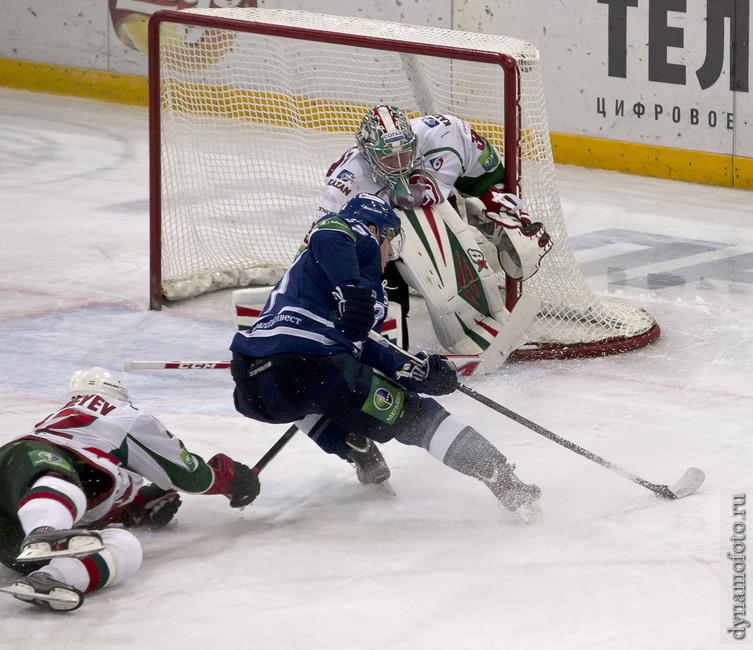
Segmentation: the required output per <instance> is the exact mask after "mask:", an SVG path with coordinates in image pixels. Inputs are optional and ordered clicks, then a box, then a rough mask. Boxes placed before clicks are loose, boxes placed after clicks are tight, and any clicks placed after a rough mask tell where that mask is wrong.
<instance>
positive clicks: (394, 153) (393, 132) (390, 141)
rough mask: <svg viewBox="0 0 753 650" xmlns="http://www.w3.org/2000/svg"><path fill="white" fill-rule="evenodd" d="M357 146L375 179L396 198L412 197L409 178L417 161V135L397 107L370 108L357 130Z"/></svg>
mask: <svg viewBox="0 0 753 650" xmlns="http://www.w3.org/2000/svg"><path fill="white" fill-rule="evenodd" d="M356 145H357V146H358V150H359V151H360V152H361V155H362V156H363V157H364V158H365V159H366V161H367V162H368V163H369V165H370V167H371V170H372V173H373V174H374V180H375V181H376V182H382V183H385V184H386V185H387V186H388V187H389V188H390V190H391V191H392V193H393V195H394V196H395V198H396V199H400V197H408V196H411V191H410V187H409V185H408V179H409V177H410V175H411V171H412V170H413V166H414V164H415V162H416V150H417V147H416V134H415V133H413V129H412V128H411V125H410V122H409V121H408V118H407V117H405V115H404V114H403V113H402V112H401V111H400V109H399V108H396V107H395V106H387V105H386V104H380V105H379V106H375V107H374V108H372V109H371V110H370V111H369V112H368V113H367V114H366V115H365V116H364V118H363V120H362V121H361V126H360V127H359V128H358V131H357V132H356Z"/></svg>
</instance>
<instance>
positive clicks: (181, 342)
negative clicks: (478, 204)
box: [0, 90, 753, 650]
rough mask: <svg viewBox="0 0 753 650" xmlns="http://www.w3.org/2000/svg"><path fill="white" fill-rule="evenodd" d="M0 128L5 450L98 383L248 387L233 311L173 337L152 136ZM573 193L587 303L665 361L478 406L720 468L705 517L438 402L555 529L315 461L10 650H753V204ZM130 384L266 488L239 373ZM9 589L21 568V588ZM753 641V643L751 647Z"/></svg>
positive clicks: (427, 477)
mask: <svg viewBox="0 0 753 650" xmlns="http://www.w3.org/2000/svg"><path fill="white" fill-rule="evenodd" d="M0 115H2V124H3V130H2V138H0V204H1V205H2V215H3V216H2V234H1V235H0V250H1V251H2V255H1V256H0V269H1V271H2V274H1V275H0V369H1V374H0V376H1V377H2V385H1V386H0V416H1V417H0V443H4V442H6V441H8V440H10V439H11V438H12V437H14V436H17V435H19V434H22V433H24V432H26V431H27V430H29V429H31V428H32V427H33V425H34V424H35V423H36V422H38V421H39V420H41V419H42V418H43V417H44V416H46V415H47V414H48V413H49V412H51V411H52V410H53V409H55V408H56V407H57V405H58V404H60V402H61V401H62V400H63V399H65V396H66V389H67V383H68V379H69V377H70V375H71V373H72V372H73V371H75V370H77V369H81V368H88V367H91V366H95V365H99V366H105V367H108V368H110V369H113V370H120V369H122V367H123V361H124V359H126V358H133V359H170V360H181V359H187V360H222V359H227V358H228V356H229V354H228V350H227V348H228V345H229V343H230V339H231V338H232V335H233V331H234V328H233V320H232V313H231V308H230V294H229V292H221V293H215V294H211V295H207V296H203V297H200V298H198V299H194V300H189V301H185V302H182V303H179V304H176V305H174V306H171V307H169V308H166V309H164V310H162V311H161V312H152V311H149V310H148V282H147V275H148V216H147V210H148V176H147V151H148V147H147V113H146V110H145V109H142V108H134V107H123V106H117V105H112V104H105V103H98V102H94V101H88V100H80V99H73V98H60V97H52V96H46V95H40V94H32V93H27V92H22V91H10V90H0ZM557 171H558V179H559V183H560V190H561V195H562V201H563V206H564V211H565V214H566V216H567V219H568V224H569V230H570V235H571V237H572V246H573V248H574V250H575V251H576V257H577V259H578V261H579V263H580V264H581V265H582V269H583V272H584V275H585V276H586V278H587V280H588V283H589V285H590V286H591V287H592V288H593V289H594V290H595V291H596V292H597V293H598V294H599V295H609V296H611V297H616V298H621V299H624V300H626V301H629V302H631V303H633V304H636V305H639V306H641V307H644V308H645V309H647V310H648V311H649V312H651V313H652V314H653V315H654V316H655V318H656V319H657V321H658V322H659V324H660V326H661V328H662V336H661V338H660V339H659V340H658V341H657V342H656V343H654V344H652V345H650V346H648V347H646V348H643V349H641V350H637V351H634V352H631V353H627V354H621V355H616V356H611V357H605V358H599V359H584V360H569V361H536V362H525V363H516V364H508V365H506V366H504V367H503V368H502V369H501V370H500V371H498V372H497V373H495V374H494V375H492V376H487V377H485V378H480V379H472V378H471V379H469V380H468V382H467V383H468V385H469V386H470V387H472V388H474V389H476V390H478V391H479V392H482V393H484V394H486V395H488V396H489V397H491V398H493V399H495V400H496V401H498V402H499V403H501V404H503V405H505V406H507V407H509V408H511V409H513V410H514V411H516V412H518V413H520V414H521V415H524V416H525V417H527V418H529V419H531V420H533V421H535V422H537V423H538V424H541V425H543V426H544V427H546V428H548V429H550V430H552V431H554V432H555V433H557V434H558V435H560V436H562V437H564V438H566V439H568V440H570V441H572V442H574V443H577V444H578V445H581V446H582V447H585V448H586V449H588V450H589V451H591V452H594V453H596V454H599V455H600V456H603V457H604V458H606V459H607V460H609V461H611V462H613V463H616V464H617V465H620V466H621V467H624V468H625V469H627V470H629V471H631V472H633V473H635V474H637V475H639V476H641V477H642V478H645V479H646V480H649V481H651V482H653V483H658V484H669V483H673V482H674V481H676V480H677V479H678V478H679V477H680V476H681V475H682V474H683V472H685V470H686V469H688V468H689V467H692V466H697V467H700V468H701V469H703V470H704V472H705V473H706V482H705V484H704V485H703V486H702V487H701V488H700V489H699V490H698V492H697V493H696V494H693V495H691V496H689V497H687V498H684V499H680V500H677V501H667V500H663V499H660V498H658V497H657V496H656V495H654V494H653V493H652V492H650V491H649V490H647V489H645V488H643V487H641V486H639V485H636V484H635V483H633V482H631V481H629V480H626V479H625V478H624V477H622V476H620V475H618V474H617V473H615V472H611V471H608V470H607V469H605V468H603V467H601V466H599V465H597V464H596V463H593V462H591V461H589V460H587V459H585V458H583V457H582V456H579V455H577V454H575V453H573V452H571V451H569V450H567V449H565V448H563V447H560V446H558V445H556V444H554V443H553V442H551V441H549V440H547V439H545V438H543V437H541V436H539V435H537V434H536V433H534V432H533V431H531V430H529V429H526V428H524V427H523V426H521V425H519V424H516V423H515V422H512V421H511V420H508V419H506V418H504V417H503V416H502V415H500V414H498V413H495V412H494V411H491V410H489V409H488V408H486V407H484V406H482V405H480V404H478V403H477V402H475V401H473V400H471V399H470V398H468V397H467V396H465V395H463V394H460V393H457V394H454V395H452V396H448V397H443V398H440V401H441V402H442V403H443V404H444V405H445V406H446V407H447V408H448V409H449V410H451V411H453V412H454V413H455V414H456V415H458V416H460V417H461V418H463V419H465V420H466V421H467V422H468V423H470V424H472V425H473V426H475V427H476V428H477V429H478V430H480V431H481V432H483V433H484V434H485V435H486V436H487V437H488V438H489V439H490V440H491V441H492V442H493V443H495V444H496V445H497V446H498V447H499V448H500V449H501V450H502V451H503V452H504V453H505V454H507V455H508V457H509V458H510V459H511V460H512V461H514V462H515V463H517V467H518V470H517V473H518V474H519V475H520V476H521V477H522V478H523V479H524V480H526V481H529V482H535V483H537V484H538V485H540V486H541V488H542V490H543V497H542V505H543V509H544V514H543V516H542V518H541V519H540V520H539V521H537V522H536V523H534V524H532V525H530V526H526V527H521V526H517V525H515V524H514V523H513V522H512V521H511V520H510V518H509V517H507V516H506V514H505V513H504V512H503V511H502V510H500V508H499V507H498V506H497V504H496V501H495V499H494V498H493V497H492V495H491V493H489V492H488V490H486V488H484V487H483V486H482V485H481V484H480V483H478V482H476V481H474V480H472V479H470V478H468V477H465V476H462V475H459V474H455V473H454V472H452V471H451V470H449V469H448V468H446V467H444V466H443V465H441V464H440V463H438V462H437V461H436V460H435V459H434V458H432V457H431V456H429V454H427V453H426V452H424V451H423V450H420V449H417V448H412V447H405V446H403V445H400V444H399V443H396V442H391V443H387V444H386V445H383V446H382V449H383V452H384V455H385V457H386V459H387V461H388V463H389V464H390V466H391V469H392V479H391V484H392V487H393V488H394V490H395V492H396V494H397V496H395V497H389V496H387V495H385V494H384V493H383V492H382V491H380V490H378V489H376V488H374V487H367V486H363V485H361V484H359V483H358V482H357V480H356V477H355V473H354V471H353V470H352V469H351V468H350V466H348V465H347V464H346V463H344V462H343V461H341V460H339V459H337V458H334V457H331V456H326V455H325V454H323V453H322V452H321V451H320V450H319V449H318V448H317V447H316V445H314V444H313V443H312V442H311V441H310V440H308V439H307V438H305V437H303V436H302V435H300V434H299V435H298V436H297V437H295V438H293V440H292V441H291V443H290V444H289V445H288V446H287V447H286V448H285V449H284V450H283V451H282V452H281V453H280V455H279V456H278V457H277V458H276V459H274V461H272V463H270V465H269V466H268V467H267V468H266V469H265V470H264V471H263V472H262V474H261V481H262V492H261V495H260V496H259V498H258V499H257V500H256V502H254V503H253V504H252V505H251V506H249V507H248V508H246V509H245V510H243V511H240V512H239V511H236V510H232V509H231V508H230V507H229V506H228V503H227V500H226V499H224V498H223V497H218V496H213V497H201V496H186V497H184V499H183V501H184V505H183V507H182V509H181V511H180V512H179V514H178V518H177V520H176V522H174V523H173V524H171V525H170V526H169V527H168V528H166V529H165V530H162V531H158V532H151V533H150V532H142V531H138V530H137V531H136V534H137V535H138V536H139V538H140V540H141V542H142V545H143V548H144V563H143V566H142V568H141V570H140V571H139V572H138V573H137V574H136V575H135V576H133V577H132V578H131V579H130V580H128V581H127V582H126V583H124V584H123V585H121V586H119V587H115V588H113V589H108V590H104V591H100V592H97V593H94V594H92V595H90V596H89V597H88V598H87V600H86V602H85V603H84V606H83V607H82V608H81V609H79V610H77V611H75V612H72V613H68V614H53V613H47V612H44V611H42V610H39V609H37V608H34V607H31V606H29V605H27V604H24V603H22V602H20V601H18V600H15V599H13V598H12V597H10V596H7V595H5V594H0V617H1V618H2V620H3V622H2V624H1V626H0V630H1V632H0V645H2V646H3V647H8V648H11V647H12V648H19V649H25V648H45V649H50V648H78V649H87V650H89V649H95V648H96V649H101V648H142V649H150V648H160V649H161V650H171V649H173V648H182V649H184V650H189V649H194V648H240V647H250V648H265V649H278V648H279V649H286V650H287V649H299V648H300V649H304V648H305V649H311V648H316V649H340V648H342V649H346V648H347V649H349V650H350V649H356V648H357V649H372V648H373V649H379V650H382V649H385V648H390V649H398V648H400V649H406V650H414V649H422V650H423V649H445V648H447V649H449V648H452V649H454V650H456V649H460V648H468V649H477V648H494V649H496V648H500V649H501V648H506V649H508V648H509V649H525V650H532V649H537V650H545V649H550V648H551V649H593V650H596V649H598V650H603V649H605V648H609V649H610V650H618V649H630V650H636V649H644V648H646V649H661V650H671V649H677V650H686V649H691V648H692V649H698V650H703V649H708V648H716V647H727V646H729V645H730V644H734V643H738V644H739V645H745V644H746V643H751V642H753V630H749V629H748V628H747V627H746V623H747V621H748V620H750V618H751V615H753V611H752V610H753V596H750V597H748V598H747V599H745V598H744V595H745V594H744V591H743V592H742V594H741V591H740V589H739V588H738V590H737V595H738V597H739V596H741V595H742V596H743V600H747V602H742V603H741V601H740V599H738V601H734V600H733V595H734V594H733V584H732V581H733V578H734V575H733V574H734V572H735V570H737V573H738V574H739V573H741V571H742V573H744V572H745V559H744V557H743V558H740V557H738V559H737V562H736V563H733V560H732V559H730V557H731V556H735V555H736V553H737V555H738V556H740V555H744V552H743V553H740V551H742V550H743V549H741V547H740V544H739V542H740V540H739V539H738V545H737V547H735V542H734V541H732V540H731V537H732V536H733V535H734V534H735V533H734V532H733V526H736V528H734V530H737V531H740V530H741V526H740V524H742V530H744V528H745V524H746V521H745V518H744V513H743V512H742V511H743V510H744V507H743V508H742V509H740V508H738V509H737V510H735V509H734V504H738V505H739V504H740V503H741V500H740V499H741V497H750V498H751V499H753V473H752V471H753V442H751V440H752V434H753V418H751V412H752V410H753V387H752V386H751V378H753V335H751V331H752V329H753V326H752V325H751V323H752V322H753V193H752V192H750V191H742V190H734V189H728V188H720V187H713V186H704V185H696V184H688V183H680V182H673V181H666V180H658V179H650V178H644V177H637V176H628V175H621V174H618V173H613V172H605V171H598V170H588V169H583V168H575V167H564V166H558V168H557ZM284 191H285V187H284V183H283V184H281V187H280V192H284ZM301 234H302V235H303V234H304V233H301ZM413 309H414V315H413V316H412V319H411V320H412V331H413V343H414V344H415V346H417V347H418V346H420V347H428V348H430V349H434V350H436V347H434V348H432V346H436V343H435V342H434V339H433V336H432V333H431V331H430V328H429V327H428V319H427V318H426V316H425V312H423V311H422V304H421V300H420V299H418V298H416V299H415V300H414V307H413ZM121 378H122V379H123V381H124V383H126V385H127V386H128V387H129V389H130V392H131V396H132V399H133V401H134V403H135V404H136V405H137V406H140V407H142V408H144V409H146V410H149V411H150V412H152V413H154V414H155V415H157V416H158V417H159V418H160V419H161V420H162V421H163V422H164V423H165V424H166V425H167V426H168V428H169V429H170V430H171V431H172V432H173V433H174V434H175V435H177V436H178V437H180V438H181V439H182V440H183V441H184V442H185V443H186V445H187V447H188V448H189V449H190V450H191V451H193V452H195V453H198V454H200V455H203V456H205V457H209V456H210V455H212V454H214V453H216V452H218V451H222V452H225V453H227V454H229V455H231V456H233V457H235V458H237V459H238V460H242V461H244V462H246V463H248V464H250V465H253V464H254V463H255V462H256V461H257V460H258V459H259V458H261V456H263V454H264V453H265V452H266V451H267V450H268V449H269V448H270V447H271V446H272V444H273V443H274V442H275V441H276V440H277V439H278V438H279V437H280V435H281V434H282V433H283V432H284V431H285V428H286V427H285V426H271V425H262V424H259V423H256V422H253V421H251V420H247V419H244V418H243V417H241V416H240V415H237V414H236V413H235V412H234V409H233V405H232V382H231V380H230V377H229V374H228V373H227V371H221V370H211V371H142V372H132V373H122V374H121ZM742 534H743V535H744V534H745V533H744V532H743V533H742ZM738 538H739V535H738ZM745 543H747V540H745V541H743V544H745ZM733 567H736V568H733ZM12 576H13V574H12V573H11V571H10V570H8V569H6V568H4V567H0V582H1V583H3V584H5V583H8V582H9V581H10V580H11V578H12ZM738 587H739V582H738ZM741 604H742V605H743V606H744V605H746V604H747V605H748V611H747V614H745V611H744V609H741V608H740V605H741ZM736 607H737V608H736ZM735 615H737V616H738V619H735ZM740 619H742V620H740ZM742 621H745V622H742ZM735 622H737V626H735ZM728 630H737V631H738V632H739V631H741V630H742V631H743V632H746V631H747V632H749V633H748V634H747V636H746V638H745V639H742V640H741V641H735V639H734V638H733V636H732V633H731V632H730V631H728Z"/></svg>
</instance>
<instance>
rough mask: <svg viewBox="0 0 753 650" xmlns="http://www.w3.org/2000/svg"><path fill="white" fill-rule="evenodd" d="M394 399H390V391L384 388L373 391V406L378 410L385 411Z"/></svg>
mask: <svg viewBox="0 0 753 650" xmlns="http://www.w3.org/2000/svg"><path fill="white" fill-rule="evenodd" d="M394 401H395V400H394V399H392V393H390V391H388V390H387V389H386V388H379V389H378V390H377V391H376V393H374V406H376V407H377V408H378V409H379V410H380V411H386V410H387V409H388V408H390V407H391V406H392V404H393V402H394Z"/></svg>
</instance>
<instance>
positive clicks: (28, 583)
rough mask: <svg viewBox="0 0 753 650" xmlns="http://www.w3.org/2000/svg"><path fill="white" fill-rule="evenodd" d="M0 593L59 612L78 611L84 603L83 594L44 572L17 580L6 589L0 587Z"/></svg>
mask: <svg viewBox="0 0 753 650" xmlns="http://www.w3.org/2000/svg"><path fill="white" fill-rule="evenodd" d="M0 591H3V592H5V593H7V594H12V595H13V596H15V597H16V598H18V599H19V600H23V601H26V602H27V603H31V604H32V605H36V606H37V607H44V608H45V609H53V610H55V611H59V612H64V611H72V610H74V609H78V608H79V607H81V605H82V604H83V603H84V594H82V593H81V592H80V591H79V590H78V589H76V588H75V587H71V586H70V585H67V584H65V583H63V582H60V581H58V580H55V578H53V577H52V576H51V575H50V574H49V573H44V572H38V573H32V574H30V575H28V576H24V577H22V578H17V579H16V580H15V582H13V583H11V584H10V585H8V586H7V587H0Z"/></svg>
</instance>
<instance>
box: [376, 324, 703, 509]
mask: <svg viewBox="0 0 753 650" xmlns="http://www.w3.org/2000/svg"><path fill="white" fill-rule="evenodd" d="M369 338H371V339H372V340H376V339H377V338H378V339H381V340H385V339H382V337H380V336H379V334H377V333H376V332H374V331H372V332H370V333H369ZM386 345H388V346H389V347H391V348H393V349H394V350H396V351H397V352H399V353H400V354H402V355H403V356H404V357H405V358H406V359H408V360H410V361H414V362H416V363H421V360H420V359H418V358H417V357H415V356H414V355H412V354H410V353H409V352H406V351H405V350H403V349H402V348H399V347H397V346H396V345H394V344H392V343H390V342H389V341H386ZM458 390H459V391H460V392H461V393H465V394H466V395H468V397H471V398H473V399H475V400H476V401H477V402H480V403H481V404H484V405H485V406H488V407H489V408H491V409H493V410H495V411H497V413H501V414H502V415H504V416H506V417H508V418H510V419H511V420H513V421H515V422H517V423H518V424H522V425H523V426H524V427H526V428H527V429H530V430H531V431H533V432H535V433H538V434H539V435H541V436H544V437H545V438H547V439H549V440H551V441H552V442H556V443H557V444H558V445H561V446H563V447H565V448H566V449H569V450H570V451H574V452H575V453H576V454H580V455H581V456H583V457H584V458H587V459H588V460H591V461H593V462H594V463H597V464H599V465H601V466H602V467H606V468H607V469H609V470H611V471H613V472H616V473H617V474H619V475H620V476H622V477H623V478H626V479H628V480H630V481H632V482H633V483H637V484H638V485H640V486H642V487H644V488H646V489H648V490H651V491H652V492H653V493H654V494H657V495H658V496H660V497H662V498H664V499H682V498H683V497H686V496H688V495H690V494H693V492H695V491H696V490H697V489H698V488H699V487H701V485H702V484H703V481H704V480H705V478H706V475H705V474H704V473H703V471H702V470H700V469H698V468H697V467H691V468H690V469H688V470H686V472H685V473H684V474H683V475H682V476H681V477H680V478H679V479H678V480H677V481H676V482H675V483H673V484H672V485H657V484H656V483H651V482H650V481H647V480H645V479H643V478H641V477H640V476H637V475H635V474H633V473H632V472H629V471H627V470H626V469H623V468H622V467H620V466H619V465H615V464H614V463H612V462H610V461H608V460H606V459H604V458H602V457H601V456H597V455H596V454H594V453H593V452H590V451H588V450H587V449H584V448H583V447H581V446H579V445H576V444H575V443H574V442H570V441H569V440H566V439H565V438H562V437H560V436H558V435H557V434H555V433H552V432H551V431H549V430H548V429H545V428H544V427H542V426H541V425H539V424H536V423H535V422H532V421H531V420H529V419H528V418H525V417H523V416H522V415H520V414H518V413H516V412H515V411H512V410H510V409H508V408H506V407H504V406H502V405H501V404H498V403H497V402H495V401H494V400H492V399H490V398H488V397H486V396H485V395H482V394H481V393H477V392H476V391H475V390H473V389H471V388H468V387H467V386H464V385H463V384H460V385H459V386H458Z"/></svg>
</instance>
